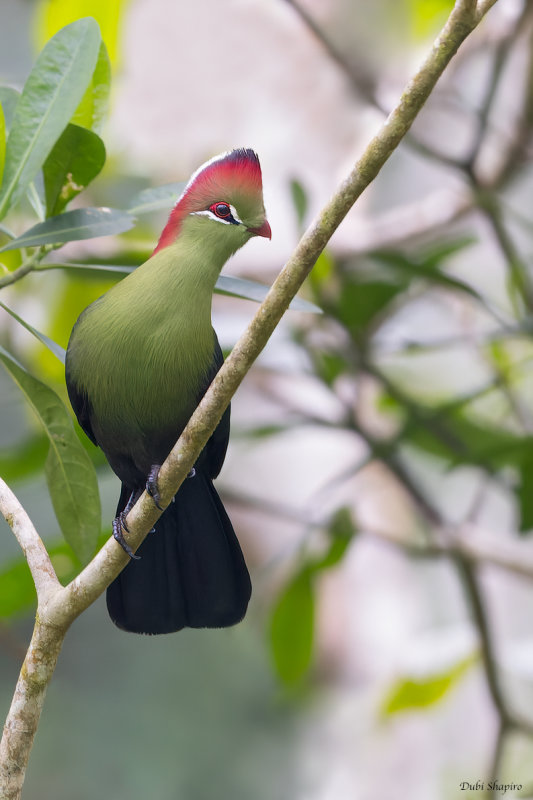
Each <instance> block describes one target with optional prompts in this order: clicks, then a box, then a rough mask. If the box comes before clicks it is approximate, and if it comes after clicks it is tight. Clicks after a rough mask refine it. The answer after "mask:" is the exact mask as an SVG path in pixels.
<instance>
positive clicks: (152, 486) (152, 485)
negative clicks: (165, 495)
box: [146, 464, 163, 511]
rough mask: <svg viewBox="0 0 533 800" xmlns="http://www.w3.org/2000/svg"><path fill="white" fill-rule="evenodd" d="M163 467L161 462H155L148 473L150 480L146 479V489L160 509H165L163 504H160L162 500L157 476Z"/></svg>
mask: <svg viewBox="0 0 533 800" xmlns="http://www.w3.org/2000/svg"><path fill="white" fill-rule="evenodd" d="M160 469H161V465H160V464H154V465H153V467H152V469H151V470H150V473H149V475H148V480H147V481H146V491H147V492H148V494H149V495H150V497H151V498H152V500H153V501H154V505H155V507H156V508H158V509H159V510H160V511H163V506H161V505H159V501H160V500H161V495H160V494H159V488H158V486H157V476H158V475H159V470H160Z"/></svg>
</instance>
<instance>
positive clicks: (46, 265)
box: [35, 261, 137, 275]
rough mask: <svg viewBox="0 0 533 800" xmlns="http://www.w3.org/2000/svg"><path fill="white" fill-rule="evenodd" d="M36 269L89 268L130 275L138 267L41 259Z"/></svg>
mask: <svg viewBox="0 0 533 800" xmlns="http://www.w3.org/2000/svg"><path fill="white" fill-rule="evenodd" d="M35 269H36V270H37V271H39V272H44V271H45V270H48V269H67V270H77V269H79V270H82V271H83V270H87V271H89V272H117V273H119V274H122V275H129V273H130V272H133V270H135V269H137V267H128V266H122V267H121V266H119V265H118V264H76V263H74V262H71V261H62V262H60V263H57V264H56V263H54V262H49V261H41V263H40V264H38V265H37V266H36V267H35Z"/></svg>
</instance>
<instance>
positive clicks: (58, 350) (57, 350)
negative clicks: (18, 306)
mask: <svg viewBox="0 0 533 800" xmlns="http://www.w3.org/2000/svg"><path fill="white" fill-rule="evenodd" d="M0 306H1V307H2V308H3V309H4V311H7V313H8V314H11V316H12V317H13V319H16V320H17V322H18V323H20V325H22V326H23V327H24V328H26V330H27V331H29V332H30V333H31V334H33V335H34V336H35V338H36V339H39V341H40V342H42V343H43V344H44V345H45V346H46V347H48V349H49V350H50V351H51V352H52V353H53V354H54V355H55V357H56V358H58V359H59V361H61V363H62V364H64V363H65V350H64V349H63V348H62V347H61V345H59V344H57V342H54V341H53V340H52V339H50V337H48V336H47V335H46V334H45V333H41V332H40V331H38V330H37V329H36V328H34V327H33V326H32V325H30V323H29V322H26V321H25V320H23V319H22V317H19V315H18V314H16V313H15V312H14V311H13V310H12V309H11V308H8V306H6V305H4V303H2V302H1V301H0Z"/></svg>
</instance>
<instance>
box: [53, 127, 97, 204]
mask: <svg viewBox="0 0 533 800" xmlns="http://www.w3.org/2000/svg"><path fill="white" fill-rule="evenodd" d="M105 158H106V152H105V147H104V143H103V141H102V140H101V139H100V137H99V136H98V135H97V134H96V133H93V132H92V131H89V130H87V129H86V128H80V126H79V125H70V124H69V125H67V127H66V128H65V130H64V131H63V133H62V134H61V136H60V137H59V139H58V140H57V142H56V143H55V145H54V146H53V148H52V150H51V152H50V153H49V155H48V158H47V159H46V161H45V162H44V166H43V175H44V188H45V197H46V216H47V217H51V216H54V215H55V214H60V213H61V211H63V209H64V208H65V206H66V205H67V204H68V203H70V201H71V200H72V199H73V198H74V197H76V195H78V194H79V193H80V192H81V191H82V190H83V189H85V187H86V186H88V185H89V184H90V182H91V181H92V180H93V179H94V178H96V176H97V175H98V173H99V172H100V170H101V169H102V167H103V166H104V164H105Z"/></svg>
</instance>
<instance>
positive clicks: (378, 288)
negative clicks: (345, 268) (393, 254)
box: [329, 276, 406, 338]
mask: <svg viewBox="0 0 533 800" xmlns="http://www.w3.org/2000/svg"><path fill="white" fill-rule="evenodd" d="M405 287H406V284H405V283H402V282H391V281H389V282H387V281H384V280H382V281H378V280H364V279H362V278H360V279H358V280H356V279H355V278H352V276H350V279H349V280H348V281H347V282H346V284H345V285H344V287H343V289H342V292H341V296H340V298H339V303H338V306H337V308H329V310H330V313H331V314H332V315H333V316H336V317H337V318H338V319H339V321H340V322H342V323H343V325H345V326H346V327H347V328H348V330H349V331H350V332H351V333H352V334H353V335H354V336H355V337H356V338H359V337H361V336H362V335H364V334H365V333H366V332H367V331H368V329H369V327H370V326H371V325H373V324H375V322H376V318H377V317H379V316H380V315H381V314H382V313H384V312H385V310H386V309H387V308H388V307H389V306H390V304H391V303H392V301H393V300H395V299H396V298H397V297H398V296H399V295H400V294H401V293H402V292H403V291H404V290H405Z"/></svg>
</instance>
